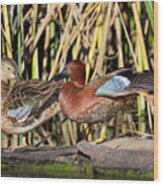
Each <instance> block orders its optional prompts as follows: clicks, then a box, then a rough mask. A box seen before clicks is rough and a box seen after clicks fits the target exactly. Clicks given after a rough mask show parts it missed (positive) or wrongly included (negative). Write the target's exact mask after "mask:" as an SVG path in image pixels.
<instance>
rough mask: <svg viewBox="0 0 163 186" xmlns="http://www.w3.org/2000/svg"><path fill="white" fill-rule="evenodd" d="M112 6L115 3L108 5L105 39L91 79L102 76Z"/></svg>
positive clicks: (104, 30) (104, 29)
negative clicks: (97, 75)
mask: <svg viewBox="0 0 163 186" xmlns="http://www.w3.org/2000/svg"><path fill="white" fill-rule="evenodd" d="M112 5H113V3H111V2H110V3H108V9H107V15H106V18H105V22H104V28H103V38H102V41H101V47H100V50H99V55H98V57H97V60H96V66H95V70H94V72H93V75H92V77H91V79H94V78H95V76H96V74H101V71H102V66H103V62H104V54H105V51H106V43H107V35H108V33H109V28H110V25H109V20H110V17H111V10H112Z"/></svg>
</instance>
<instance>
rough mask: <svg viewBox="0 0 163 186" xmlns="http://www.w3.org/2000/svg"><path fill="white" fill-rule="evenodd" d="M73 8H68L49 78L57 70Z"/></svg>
mask: <svg viewBox="0 0 163 186" xmlns="http://www.w3.org/2000/svg"><path fill="white" fill-rule="evenodd" d="M73 10H74V5H72V6H71V10H70V13H69V17H68V19H67V23H66V26H65V32H64V33H63V35H62V38H61V41H60V45H59V48H58V51H57V54H56V56H55V59H54V62H53V66H52V68H51V72H50V75H49V77H48V79H49V80H50V79H51V78H52V77H53V76H54V75H55V74H56V72H57V67H58V63H59V57H60V55H61V52H62V49H63V45H64V42H65V36H66V33H67V31H68V29H69V26H70V22H71V19H72V16H73Z"/></svg>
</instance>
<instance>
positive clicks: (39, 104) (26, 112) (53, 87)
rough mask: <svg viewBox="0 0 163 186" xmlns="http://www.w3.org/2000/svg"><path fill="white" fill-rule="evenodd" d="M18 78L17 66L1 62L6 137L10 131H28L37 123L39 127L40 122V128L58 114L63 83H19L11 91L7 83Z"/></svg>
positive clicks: (36, 81)
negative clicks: (58, 101) (60, 90)
mask: <svg viewBox="0 0 163 186" xmlns="http://www.w3.org/2000/svg"><path fill="white" fill-rule="evenodd" d="M8 68H9V69H8ZM9 71H10V73H9ZM15 77H17V66H16V63H15V62H14V61H12V60H10V59H7V58H6V59H2V74H1V85H2V86H1V95H2V101H1V112H2V117H1V122H2V131H4V132H6V133H10V132H11V131H9V130H8V129H7V128H11V129H12V128H14V127H15V128H16V127H26V126H28V125H33V123H34V122H36V123H37V126H38V121H39V122H40V124H41V123H43V121H46V120H47V119H49V118H50V117H52V116H53V114H55V113H56V112H58V108H56V107H57V104H58V103H57V99H58V91H59V89H60V87H61V86H62V82H55V81H42V80H28V81H25V80H17V81H16V83H15V84H14V85H13V86H12V87H10V86H9V84H8V80H9V79H13V78H15ZM55 108H56V110H55ZM44 112H45V113H44ZM39 117H41V120H40V118H39ZM18 133H19V132H18Z"/></svg>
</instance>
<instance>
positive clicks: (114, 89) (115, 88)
mask: <svg viewBox="0 0 163 186" xmlns="http://www.w3.org/2000/svg"><path fill="white" fill-rule="evenodd" d="M130 83H131V82H130V81H129V80H128V78H126V77H124V76H114V77H113V78H112V79H110V80H108V81H106V82H105V83H104V84H103V85H102V86H100V87H99V88H98V89H97V91H96V92H95V95H96V96H110V97H116V95H119V94H121V93H122V92H123V91H124V90H125V89H126V88H127V87H128V86H129V85H130Z"/></svg>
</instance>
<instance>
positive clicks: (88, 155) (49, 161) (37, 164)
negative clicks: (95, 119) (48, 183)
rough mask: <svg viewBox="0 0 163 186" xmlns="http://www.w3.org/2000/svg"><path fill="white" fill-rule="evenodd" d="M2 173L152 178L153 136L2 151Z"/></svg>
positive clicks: (67, 176)
mask: <svg viewBox="0 0 163 186" xmlns="http://www.w3.org/2000/svg"><path fill="white" fill-rule="evenodd" d="M1 160H2V176H15V177H52V178H56V177H59V178H81V179H82V178H87V179H132V180H133V179H134V180H135V179H138V180H153V140H137V139H134V138H120V139H116V140H112V141H110V142H106V143H103V144H99V145H95V144H91V143H88V142H86V141H81V142H80V143H78V144H77V145H76V146H70V147H55V148H54V147H39V148H26V149H20V150H16V151H14V152H6V151H2V154H1Z"/></svg>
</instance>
